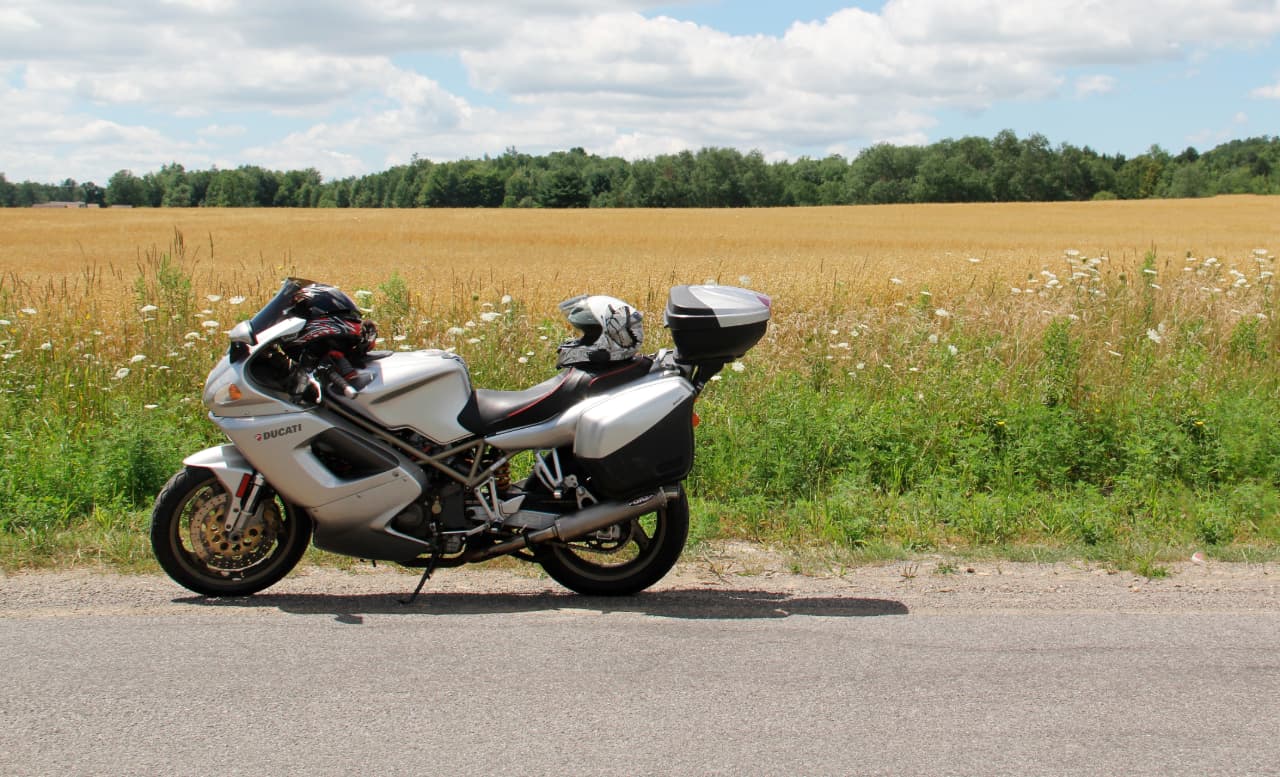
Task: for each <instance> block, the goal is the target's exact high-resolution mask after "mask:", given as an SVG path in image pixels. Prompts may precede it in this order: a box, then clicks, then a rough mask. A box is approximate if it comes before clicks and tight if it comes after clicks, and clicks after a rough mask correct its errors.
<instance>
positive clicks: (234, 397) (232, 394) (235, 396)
mask: <svg viewBox="0 0 1280 777" xmlns="http://www.w3.org/2000/svg"><path fill="white" fill-rule="evenodd" d="M241 396H242V394H241V393H240V387H239V386H237V385H236V384H234V383H232V384H231V385H230V386H227V397H228V398H230V399H231V401H232V402H237V401H239V400H240V397H241Z"/></svg>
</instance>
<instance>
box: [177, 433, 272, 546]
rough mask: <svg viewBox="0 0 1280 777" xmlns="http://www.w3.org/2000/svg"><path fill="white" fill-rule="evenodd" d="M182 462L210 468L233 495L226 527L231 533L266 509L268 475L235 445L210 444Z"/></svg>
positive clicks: (268, 491)
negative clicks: (256, 467) (261, 471)
mask: <svg viewBox="0 0 1280 777" xmlns="http://www.w3.org/2000/svg"><path fill="white" fill-rule="evenodd" d="M182 463H183V464H186V465H187V466H189V467H200V468H202V469H207V470H210V471H211V472H213V474H214V476H215V477H217V478H218V481H219V482H220V483H222V487H223V488H224V489H226V491H227V493H228V494H230V495H231V504H230V506H229V507H228V508H227V517H226V520H225V521H224V522H223V529H224V531H226V533H227V534H228V535H231V534H233V533H236V532H239V531H240V529H241V528H243V527H244V526H245V524H246V523H248V521H249V519H250V518H252V517H253V516H254V515H255V514H257V513H258V511H259V510H261V509H262V507H263V502H264V497H266V496H267V495H268V494H269V493H270V488H268V487H267V479H266V478H264V477H263V476H262V473H260V472H258V471H257V470H256V469H254V468H253V465H252V464H250V463H249V461H248V460H247V459H246V458H245V457H244V454H242V453H240V450H239V449H238V448H236V446H234V445H219V446H217V447H214V448H206V449H205V450H202V451H200V452H199V453H193V454H192V455H190V456H188V457H187V458H185V459H183V461H182Z"/></svg>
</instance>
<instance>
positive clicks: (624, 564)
mask: <svg viewBox="0 0 1280 777" xmlns="http://www.w3.org/2000/svg"><path fill="white" fill-rule="evenodd" d="M688 537H689V501H688V499H687V498H686V497H685V494H684V489H683V488H681V489H680V495H679V496H677V497H675V498H674V499H671V500H670V501H668V502H667V503H666V504H665V505H664V506H663V507H661V508H659V509H658V510H657V511H656V512H652V513H648V514H645V515H641V516H639V517H637V518H632V519H631V520H628V521H623V522H622V523H618V524H614V525H613V526H610V527H608V528H607V529H603V530H601V531H598V532H595V533H594V534H589V535H587V536H586V537H581V538H579V539H577V540H574V541H572V542H556V543H550V542H549V543H545V544H542V545H537V546H535V553H536V555H537V559H538V563H539V564H541V565H542V568H543V569H545V570H546V571H547V574H548V575H550V576H551V578H552V579H553V580H555V581H556V582H557V583H559V584H560V585H562V586H564V587H565V588H568V589H570V590H572V591H577V592H578V593H580V594H585V595H587V596H628V595H630V594H634V593H638V592H640V591H643V590H644V589H646V588H648V587H649V586H651V585H653V584H654V583H656V582H658V581H659V580H661V579H662V578H663V576H664V575H666V574H667V572H670V571H671V568H672V567H673V566H675V563H676V561H677V560H678V559H679V558H680V553H681V551H683V550H684V543H685V540H686V539H688Z"/></svg>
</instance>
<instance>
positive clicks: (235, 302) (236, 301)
mask: <svg viewBox="0 0 1280 777" xmlns="http://www.w3.org/2000/svg"><path fill="white" fill-rule="evenodd" d="M227 302H230V303H231V304H232V305H239V304H240V303H241V302H244V297H241V296H240V295H239V294H237V295H236V296H234V297H232V298H231V299H229V300H227Z"/></svg>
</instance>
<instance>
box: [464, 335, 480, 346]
mask: <svg viewBox="0 0 1280 777" xmlns="http://www.w3.org/2000/svg"><path fill="white" fill-rule="evenodd" d="M467 342H468V343H471V344H472V345H475V344H476V343H478V342H480V338H479V337H473V338H471V339H470V340H468V341H467Z"/></svg>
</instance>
